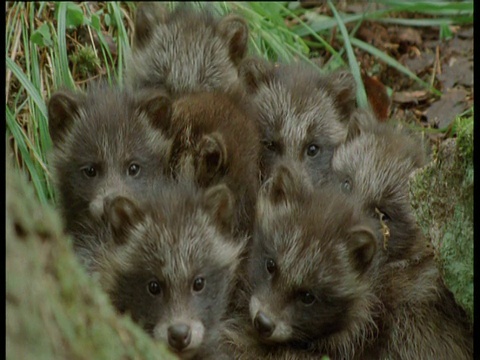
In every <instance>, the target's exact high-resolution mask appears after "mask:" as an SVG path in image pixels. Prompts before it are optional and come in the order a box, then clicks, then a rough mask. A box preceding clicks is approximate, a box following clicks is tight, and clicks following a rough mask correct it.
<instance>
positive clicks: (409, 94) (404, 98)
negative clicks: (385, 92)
mask: <svg viewBox="0 0 480 360" xmlns="http://www.w3.org/2000/svg"><path fill="white" fill-rule="evenodd" d="M427 97H428V91H426V90H417V91H396V92H394V93H393V94H392V101H394V102H396V103H400V104H408V103H415V104H418V103H419V102H420V101H423V100H425V99H426V98H427Z"/></svg>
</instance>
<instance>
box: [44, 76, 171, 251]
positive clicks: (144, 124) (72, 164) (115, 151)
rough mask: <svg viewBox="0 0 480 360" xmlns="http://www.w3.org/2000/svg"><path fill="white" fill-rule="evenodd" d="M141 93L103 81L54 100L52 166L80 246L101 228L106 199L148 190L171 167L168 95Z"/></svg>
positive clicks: (51, 113)
mask: <svg viewBox="0 0 480 360" xmlns="http://www.w3.org/2000/svg"><path fill="white" fill-rule="evenodd" d="M137 95H138V96H134V95H133V94H132V93H131V92H128V91H124V90H121V89H118V88H113V87H109V86H107V85H106V84H97V85H95V86H92V87H90V88H89V90H88V92H87V93H86V94H84V93H80V92H78V93H77V92H72V91H67V90H64V91H58V92H56V93H54V94H53V95H52V97H51V98H50V100H49V102H48V119H49V132H50V136H51V138H52V142H53V150H52V152H51V154H50V155H51V157H50V164H51V168H52V170H53V175H54V180H55V184H56V188H57V192H58V195H59V200H60V201H59V202H60V208H61V213H62V215H63V217H64V220H65V223H66V228H67V231H68V232H69V233H70V234H73V235H74V239H75V241H74V245H75V247H76V248H78V249H81V248H82V247H84V245H86V244H83V243H82V242H83V241H82V240H81V239H80V238H79V237H77V236H76V234H83V235H86V234H87V233H89V232H94V231H95V229H96V227H97V224H98V220H99V219H101V217H102V215H103V200H104V198H105V197H108V196H113V195H125V196H130V195H131V196H134V195H135V196H137V195H139V194H142V193H144V192H145V191H147V188H148V186H150V185H151V184H153V183H154V182H155V181H156V180H157V179H158V178H159V176H160V175H161V174H162V173H163V171H164V169H165V168H166V167H167V165H168V164H167V161H168V157H169V151H170V146H171V145H170V144H171V141H170V140H168V139H167V138H166V137H165V136H163V135H162V133H161V131H160V123H161V122H162V121H164V118H165V117H166V116H167V117H168V110H169V108H166V107H165V104H166V103H165V101H164V99H165V96H164V94H163V93H161V92H158V91H157V92H148V94H147V93H142V92H137ZM84 239H85V237H84Z"/></svg>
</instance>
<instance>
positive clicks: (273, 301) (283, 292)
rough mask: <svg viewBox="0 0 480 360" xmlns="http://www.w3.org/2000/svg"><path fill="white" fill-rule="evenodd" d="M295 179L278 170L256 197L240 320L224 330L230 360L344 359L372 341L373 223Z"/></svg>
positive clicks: (344, 200) (289, 169)
mask: <svg viewBox="0 0 480 360" xmlns="http://www.w3.org/2000/svg"><path fill="white" fill-rule="evenodd" d="M302 175H303V174H302V171H301V169H300V170H298V167H297V168H295V167H294V166H290V165H289V166H284V165H283V163H282V164H280V165H279V166H278V167H276V168H275V170H274V172H273V175H272V178H270V179H269V180H267V182H266V183H265V184H264V186H263V187H262V189H261V190H260V195H259V198H258V200H257V214H256V226H255V230H254V243H253V247H252V251H251V253H250V259H249V265H248V274H249V276H248V279H249V284H248V286H246V288H247V289H248V290H247V293H248V294H247V296H248V300H247V302H248V309H247V310H246V314H248V315H247V317H248V319H247V321H245V319H241V315H240V320H239V323H240V324H243V325H244V326H243V328H242V325H240V328H241V330H240V331H238V328H237V330H231V328H229V329H227V330H226V334H227V338H228V339H229V341H230V342H231V343H233V351H235V352H236V354H235V355H236V356H238V358H241V359H253V358H257V357H266V358H272V359H274V358H289V355H288V354H291V355H292V356H293V357H292V358H302V357H303V358H308V357H309V356H310V355H311V356H312V358H314V356H320V355H321V354H322V353H324V354H325V353H328V354H329V355H330V356H332V355H333V354H334V353H333V351H338V354H341V355H345V356H349V355H350V354H351V353H352V352H353V351H354V348H355V346H357V345H358V343H359V342H360V341H368V339H372V338H373V336H374V334H375V329H376V325H375V323H374V321H373V316H374V314H375V313H376V311H378V309H377V308H378V300H377V299H376V297H375V295H374V294H373V293H372V289H371V284H370V281H369V278H370V277H371V276H372V273H374V272H375V271H376V270H375V269H376V267H377V266H378V264H377V260H376V258H375V256H374V255H375V253H376V248H377V240H376V234H377V232H378V231H379V230H378V226H377V222H376V221H375V220H372V219H369V218H365V217H363V216H362V214H361V212H360V211H359V209H357V208H356V207H355V206H354V203H353V202H352V201H349V198H348V197H347V196H345V195H344V194H343V193H342V192H341V191H339V190H338V189H335V188H333V187H332V188H330V187H328V186H327V187H325V189H323V188H322V189H321V191H318V192H315V191H313V185H312V184H311V183H309V182H306V181H305V178H304V177H303V176H302ZM332 190H338V191H332ZM233 328H235V325H233ZM244 333H245V334H244ZM256 340H258V341H256ZM227 342H228V341H227ZM294 354H297V356H294Z"/></svg>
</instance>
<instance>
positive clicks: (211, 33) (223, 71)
mask: <svg viewBox="0 0 480 360" xmlns="http://www.w3.org/2000/svg"><path fill="white" fill-rule="evenodd" d="M247 43H248V27H247V25H246V23H245V21H244V20H243V19H242V18H240V17H237V16H234V15H229V16H225V17H223V18H221V19H217V18H216V17H215V16H213V14H212V13H211V12H209V11H208V10H195V9H194V8H192V7H191V6H187V5H179V6H177V7H176V8H175V9H174V10H173V11H171V12H170V11H169V10H168V9H167V8H166V7H165V6H164V5H162V4H155V3H144V4H142V5H141V6H139V8H138V10H137V14H136V21H135V38H134V42H133V49H132V50H133V51H132V59H131V61H130V62H129V66H128V67H127V77H128V79H129V82H130V84H132V85H133V86H134V87H161V88H163V89H165V90H166V91H168V93H169V94H170V95H171V96H174V97H176V96H177V95H180V94H186V93H192V92H201V91H214V90H217V91H221V92H225V91H226V92H229V91H231V90H233V89H235V88H236V87H237V86H238V83H239V81H238V70H237V66H238V63H239V62H240V60H241V59H243V57H244V55H245V54H246V50H247Z"/></svg>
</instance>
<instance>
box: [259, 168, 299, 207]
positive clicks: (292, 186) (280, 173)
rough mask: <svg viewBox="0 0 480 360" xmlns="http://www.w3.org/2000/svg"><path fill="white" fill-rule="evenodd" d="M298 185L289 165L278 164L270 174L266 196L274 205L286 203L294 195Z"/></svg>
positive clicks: (296, 192)
mask: <svg viewBox="0 0 480 360" xmlns="http://www.w3.org/2000/svg"><path fill="white" fill-rule="evenodd" d="M300 185H301V184H299V182H298V181H296V179H295V176H294V174H293V172H292V171H291V169H290V168H289V167H287V166H284V165H279V166H277V167H276V168H275V169H274V170H273V173H272V175H271V179H270V186H269V187H268V189H267V193H268V198H269V200H270V202H271V203H273V204H274V205H277V204H279V203H287V202H288V201H289V200H290V199H292V198H295V197H296V195H297V194H298V190H299V186H300Z"/></svg>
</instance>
